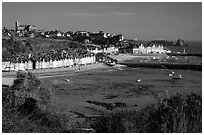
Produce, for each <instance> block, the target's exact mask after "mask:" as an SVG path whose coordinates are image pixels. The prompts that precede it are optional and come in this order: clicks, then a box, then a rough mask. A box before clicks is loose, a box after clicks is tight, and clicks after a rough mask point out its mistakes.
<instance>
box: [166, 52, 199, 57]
mask: <svg viewBox="0 0 204 135" xmlns="http://www.w3.org/2000/svg"><path fill="white" fill-rule="evenodd" d="M167 55H168V56H197V57H202V54H194V53H167Z"/></svg>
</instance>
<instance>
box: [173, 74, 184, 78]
mask: <svg viewBox="0 0 204 135" xmlns="http://www.w3.org/2000/svg"><path fill="white" fill-rule="evenodd" d="M173 79H182V76H181V75H178V76H176V77H173Z"/></svg>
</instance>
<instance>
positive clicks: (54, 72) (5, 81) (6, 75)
mask: <svg viewBox="0 0 204 135" xmlns="http://www.w3.org/2000/svg"><path fill="white" fill-rule="evenodd" d="M100 68H108V66H105V65H104V64H103V63H95V64H90V65H83V66H81V67H80V70H79V67H78V66H74V67H64V68H54V69H39V70H26V71H23V72H29V71H30V72H31V73H34V74H35V75H36V77H38V78H39V79H44V78H51V77H60V76H65V75H66V74H67V73H78V72H83V71H87V70H94V69H100ZM15 76H16V72H15V71H12V72H2V85H8V86H11V85H12V84H13V81H14V79H15Z"/></svg>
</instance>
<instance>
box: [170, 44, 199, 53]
mask: <svg viewBox="0 0 204 135" xmlns="http://www.w3.org/2000/svg"><path fill="white" fill-rule="evenodd" d="M186 43H187V44H188V46H168V47H167V48H168V49H170V50H172V51H176V52H178V51H180V52H183V50H184V49H185V51H186V53H194V54H202V42H201V41H188V42H187V41H186Z"/></svg>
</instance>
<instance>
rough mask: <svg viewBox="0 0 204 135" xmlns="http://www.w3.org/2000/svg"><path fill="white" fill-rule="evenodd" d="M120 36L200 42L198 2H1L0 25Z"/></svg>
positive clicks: (200, 30) (200, 27) (199, 6)
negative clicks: (33, 26)
mask: <svg viewBox="0 0 204 135" xmlns="http://www.w3.org/2000/svg"><path fill="white" fill-rule="evenodd" d="M16 20H18V21H19V22H20V23H21V24H32V25H35V26H36V27H37V29H44V30H55V29H60V30H63V31H68V30H71V31H77V30H85V31H90V32H98V31H100V30H102V31H104V32H109V33H114V34H120V33H121V34H124V36H125V37H127V38H135V37H137V38H138V39H141V40H154V39H166V40H177V39H178V38H182V39H184V40H202V3H201V2H199V3H198V2H197V3H196V2H195V3H187V2H186V3H173V2H171V3H165V2H164V3H158V2H154V3H150V2H147V3H138V2H132V3H122V2H120V3H115V2H114V3H109V2H106V3H99V2H96V3H81V2H78V3H69V2H67V3H61V2H59V3H39V2H38V3H20V2H18V3H5V2H3V3H2V25H3V27H7V28H10V29H11V28H12V29H13V28H14V22H15V21H16Z"/></svg>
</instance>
